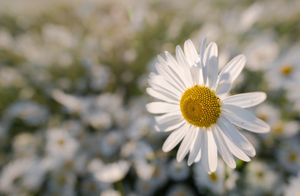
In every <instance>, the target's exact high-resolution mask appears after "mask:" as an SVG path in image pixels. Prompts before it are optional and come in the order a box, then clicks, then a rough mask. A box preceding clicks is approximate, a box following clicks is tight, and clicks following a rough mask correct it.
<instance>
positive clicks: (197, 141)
mask: <svg viewBox="0 0 300 196" xmlns="http://www.w3.org/2000/svg"><path fill="white" fill-rule="evenodd" d="M202 137H203V130H202V129H200V128H197V135H196V136H195V138H196V139H195V142H194V145H193V147H192V148H191V151H190V154H189V159H188V165H189V166H190V165H192V164H193V162H195V160H196V157H197V155H198V154H199V152H200V151H201V140H202ZM200 153H201V152H200Z"/></svg>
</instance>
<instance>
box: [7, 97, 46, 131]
mask: <svg viewBox="0 0 300 196" xmlns="http://www.w3.org/2000/svg"><path fill="white" fill-rule="evenodd" d="M48 113H49V112H48V109H47V108H46V107H44V106H42V105H40V104H38V103H35V102H32V101H18V102H16V103H14V104H13V105H11V106H10V107H9V108H8V109H7V111H6V114H5V115H6V117H5V118H7V119H14V118H20V119H22V120H23V121H24V122H25V123H27V124H29V125H32V126H37V125H40V124H43V123H45V122H46V120H47V119H48V115H49V114H48Z"/></svg>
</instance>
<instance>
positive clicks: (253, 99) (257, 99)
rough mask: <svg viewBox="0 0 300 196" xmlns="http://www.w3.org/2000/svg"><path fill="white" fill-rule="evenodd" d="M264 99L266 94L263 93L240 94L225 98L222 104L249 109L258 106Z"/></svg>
mask: <svg viewBox="0 0 300 196" xmlns="http://www.w3.org/2000/svg"><path fill="white" fill-rule="evenodd" d="M266 97H267V96H266V93H264V92H251V93H242V94H237V95H233V96H229V97H227V98H225V99H224V100H223V103H224V104H229V105H235V106H239V107H241V108H249V107H253V106H256V105H258V104H260V103H261V102H263V101H264V100H265V99H266Z"/></svg>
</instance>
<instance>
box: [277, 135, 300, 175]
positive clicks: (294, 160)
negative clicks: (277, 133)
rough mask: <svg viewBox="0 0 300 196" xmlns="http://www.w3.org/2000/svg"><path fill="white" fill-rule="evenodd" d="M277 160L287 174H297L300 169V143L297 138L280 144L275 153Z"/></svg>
mask: <svg viewBox="0 0 300 196" xmlns="http://www.w3.org/2000/svg"><path fill="white" fill-rule="evenodd" d="M276 154H277V158H278V160H279V163H280V164H281V165H282V167H283V168H284V169H285V170H287V171H288V172H292V173H297V172H298V171H299V169H300V142H299V140H298V139H297V138H291V139H287V140H285V141H283V142H282V144H281V145H280V148H279V149H278V151H277V153H276Z"/></svg>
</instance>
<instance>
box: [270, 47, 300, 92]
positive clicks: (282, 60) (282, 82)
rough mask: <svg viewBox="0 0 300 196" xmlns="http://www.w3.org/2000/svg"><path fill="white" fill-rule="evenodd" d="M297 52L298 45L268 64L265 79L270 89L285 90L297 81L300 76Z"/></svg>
mask: <svg viewBox="0 0 300 196" xmlns="http://www.w3.org/2000/svg"><path fill="white" fill-rule="evenodd" d="M299 50H300V46H299V44H298V45H295V46H294V47H292V48H291V49H289V50H287V51H286V52H284V53H283V54H282V55H281V56H279V58H278V59H276V60H275V61H274V62H273V63H271V64H270V66H269V68H268V71H267V72H266V74H265V78H266V80H267V82H268V85H269V87H270V88H271V89H280V88H283V89H286V87H287V86H289V85H291V84H293V83H295V82H297V81H298V79H299V74H300V66H298V65H299V63H300V57H299Z"/></svg>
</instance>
